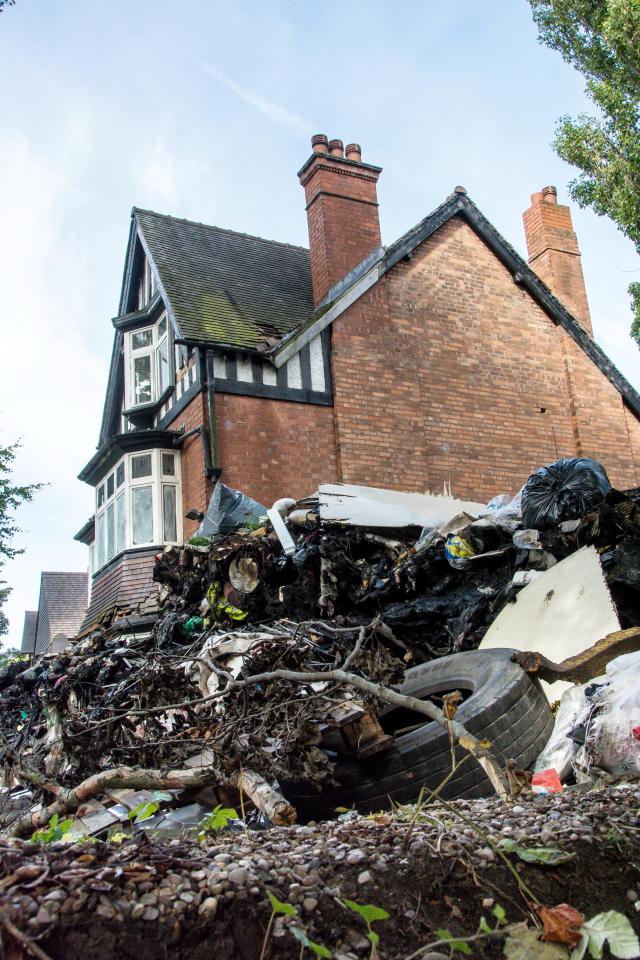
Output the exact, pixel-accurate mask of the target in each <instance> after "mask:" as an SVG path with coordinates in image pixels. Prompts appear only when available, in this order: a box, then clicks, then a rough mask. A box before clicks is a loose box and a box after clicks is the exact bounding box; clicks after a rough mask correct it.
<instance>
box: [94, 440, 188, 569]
mask: <svg viewBox="0 0 640 960" xmlns="http://www.w3.org/2000/svg"><path fill="white" fill-rule="evenodd" d="M163 455H164V456H171V457H173V466H174V473H173V474H170V473H169V474H166V473H164V472H163ZM144 456H149V457H150V458H151V473H150V474H149V475H147V476H145V477H133V476H132V473H133V470H132V460H133V458H134V457H144ZM121 467H122V468H123V469H124V481H123V483H122V484H121V485H120V486H117V480H116V478H117V475H118V472H119V471H120V468H121ZM110 480H111V481H112V484H113V493H112V494H111V496H107V490H108V486H109V481H110ZM144 486H150V487H151V514H152V517H151V520H152V522H151V533H152V539H151V540H149V541H148V542H145V543H134V542H133V491H134V490H135V489H136V488H139V487H144ZM164 486H172V487H173V488H174V489H175V504H176V510H175V520H176V531H175V532H176V537H175V540H170V541H169V540H166V541H165V539H164V516H163V487H164ZM120 496H123V497H124V504H125V523H124V537H123V542H120V541H118V536H117V533H118V523H117V501H118V499H119V497H120ZM109 508H112V511H113V512H112V515H111V516H112V528H113V546H114V550H113V553H112V554H111V555H110V556H109V550H108V545H109V532H108V528H107V518H108V510H109ZM165 543H174V544H180V543H182V477H181V464H180V453H179V452H178V451H177V450H166V449H162V448H156V449H151V450H139V451H136V452H134V453H128V454H126V455H125V456H124V457H121V459H120V460H119V461H118V462H117V463H116V464H115V465H114V466H113V467H112V468H111V470H110V471H109V472H108V473H107V474H106V475H105V476H104V477H103V478H102V480H101V481H100V483H99V484H98V486H97V487H96V536H95V541H94V551H93V555H94V563H93V568H94V569H93V571H92V572H97V571H98V570H101V569H102V568H103V567H104V566H106V565H107V564H108V563H110V562H111V560H113V558H114V557H116V556H118V554H120V553H122V551H123V550H133V549H138V548H144V547H157V546H161V545H164V544H165Z"/></svg>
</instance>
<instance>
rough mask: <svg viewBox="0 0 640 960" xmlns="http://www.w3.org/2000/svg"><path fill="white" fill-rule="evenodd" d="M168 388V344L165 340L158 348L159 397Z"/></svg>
mask: <svg viewBox="0 0 640 960" xmlns="http://www.w3.org/2000/svg"><path fill="white" fill-rule="evenodd" d="M168 386H169V343H168V340H167V338H166V337H165V339H164V340H163V341H162V343H161V344H159V346H158V393H159V394H160V395H161V394H163V393H164V391H165V390H166V389H167V387H168Z"/></svg>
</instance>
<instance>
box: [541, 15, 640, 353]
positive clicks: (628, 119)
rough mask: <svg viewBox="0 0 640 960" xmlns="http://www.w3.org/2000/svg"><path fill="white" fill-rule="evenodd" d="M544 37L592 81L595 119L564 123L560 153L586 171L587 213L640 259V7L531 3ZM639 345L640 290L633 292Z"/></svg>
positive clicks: (583, 195)
mask: <svg viewBox="0 0 640 960" xmlns="http://www.w3.org/2000/svg"><path fill="white" fill-rule="evenodd" d="M529 2H530V4H531V9H532V12H533V19H534V20H535V22H536V24H537V27H538V31H539V38H540V41H541V42H542V43H545V44H546V45H547V46H549V47H551V48H552V49H553V50H557V51H558V52H559V53H560V54H562V56H563V57H564V59H565V60H566V61H567V63H570V64H572V66H574V67H575V68H576V69H577V70H579V71H580V73H582V74H583V75H584V76H585V77H586V80H587V89H586V92H587V95H588V96H589V98H590V99H591V101H592V102H593V103H594V105H595V107H596V108H597V110H596V115H595V116H587V115H586V114H580V115H579V116H578V117H576V118H575V119H572V118H571V117H567V116H565V117H561V118H560V120H559V121H558V126H557V129H556V136H555V140H554V147H555V150H556V152H557V153H558V155H559V156H560V157H561V158H562V159H563V160H566V161H567V163H570V164H572V165H573V166H575V167H577V168H578V169H579V170H580V175H579V176H578V177H577V179H576V180H573V181H572V182H571V183H570V184H569V190H570V193H571V196H572V197H573V199H574V200H575V201H576V202H577V203H578V204H579V205H580V206H581V207H591V208H592V209H593V210H595V212H596V213H598V214H600V215H602V214H606V215H607V216H609V217H611V219H612V220H613V221H614V222H615V223H616V224H617V226H618V227H619V228H620V230H622V232H623V233H624V234H625V235H626V236H627V237H629V239H630V240H632V241H633V243H634V244H635V247H636V250H637V251H638V252H639V253H640V0H529ZM629 294H630V295H631V300H632V306H633V311H634V321H633V324H632V327H631V334H632V336H633V337H635V339H636V340H637V341H638V343H640V283H632V284H631V286H630V287H629Z"/></svg>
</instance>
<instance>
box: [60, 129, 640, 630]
mask: <svg viewBox="0 0 640 960" xmlns="http://www.w3.org/2000/svg"><path fill="white" fill-rule="evenodd" d="M380 172H381V170H380V168H379V167H376V166H373V165H372V164H370V163H366V162H364V161H363V160H362V157H361V151H360V147H359V146H358V145H357V144H349V145H348V146H347V148H346V151H345V150H344V148H343V144H342V142H341V141H339V140H332V141H331V142H329V141H328V140H327V138H326V137H325V136H324V135H318V136H315V137H313V139H312V153H311V155H310V157H309V158H308V160H307V161H306V163H305V164H304V165H303V167H302V169H301V170H300V171H299V173H298V176H299V179H300V183H301V184H302V186H303V188H304V194H305V201H306V212H307V219H308V227H309V244H310V248H309V249H308V250H307V249H305V248H301V247H295V246H289V245H287V244H283V243H276V242H273V241H269V240H263V239H260V238H257V237H252V236H247V235H245V234H241V233H236V232H233V231H230V230H223V229H220V228H218V227H212V226H207V225H205V224H201V223H194V222H190V221H187V220H180V219H176V218H174V217H169V216H163V215H160V214H157V213H153V212H151V211H147V210H140V209H137V208H134V209H133V211H132V217H131V232H130V237H129V243H128V247H127V252H126V259H125V268H124V277H123V284H122V294H121V300H120V306H119V310H118V316H117V317H115V318H114V320H113V321H112V322H113V325H114V328H115V337H114V346H113V354H112V359H111V367H110V373H109V380H108V386H107V393H106V399H105V405H104V414H103V419H102V426H101V430H100V437H99V443H98V449H97V451H96V453H95V454H94V455H93V457H92V458H91V460H90V461H89V462H88V463H87V465H86V466H85V467H84V468H83V470H82V472H81V473H80V478H81V479H82V480H85V481H86V482H87V483H89V484H91V485H92V486H93V487H94V488H95V490H96V513H95V516H94V517H92V518H91V520H90V521H89V522H88V523H87V524H85V526H84V527H83V528H82V530H81V531H79V533H78V534H77V535H76V538H77V539H79V540H81V541H83V542H85V543H87V544H88V545H89V546H90V549H91V555H92V569H93V571H94V573H93V578H92V581H93V583H92V592H91V602H90V608H89V613H88V615H87V619H86V620H85V625H87V624H90V623H92V622H95V621H96V620H97V619H99V618H100V617H102V616H103V615H104V613H105V612H106V611H108V610H111V609H113V608H114V607H118V606H120V607H126V606H127V605H131V604H132V603H135V602H137V598H139V597H140V596H141V595H142V594H144V593H145V591H146V590H147V589H148V586H149V575H150V573H149V572H150V568H151V564H152V561H153V555H154V553H156V552H157V550H158V547H160V546H161V545H162V544H163V543H166V542H180V541H181V540H182V539H183V537H187V536H189V535H191V534H193V532H194V530H195V528H196V526H197V522H196V521H192V520H189V519H187V518H186V517H185V514H187V513H188V512H190V511H193V510H196V511H204V510H205V509H206V505H207V503H208V500H209V497H210V495H211V492H212V489H213V485H214V483H215V482H216V480H217V478H218V477H220V476H222V477H223V479H224V482H225V483H227V484H228V485H229V486H231V487H237V488H239V489H241V490H243V491H245V492H246V493H248V494H249V495H251V496H252V497H254V498H255V499H256V500H259V501H261V502H262V503H265V504H267V505H270V504H271V503H272V502H273V501H274V500H275V499H277V498H279V497H281V496H293V497H298V496H303V495H306V494H309V493H311V492H313V491H314V490H315V489H316V487H317V484H318V483H319V482H320V481H331V480H341V481H345V482H352V483H361V484H369V485H372V486H383V487H391V488H395V489H399V490H409V491H424V490H426V489H431V490H439V489H441V488H442V485H443V483H445V482H447V483H450V484H451V486H452V489H453V491H454V493H455V494H456V495H457V496H460V497H465V498H473V499H476V500H484V499H488V498H489V497H491V496H493V495H494V494H495V493H499V492H504V491H510V492H515V491H516V490H517V489H518V488H519V487H520V485H521V484H522V482H523V480H524V479H525V478H526V477H527V476H528V475H529V473H530V472H531V471H532V470H533V469H535V468H536V467H538V466H539V465H540V464H543V463H546V462H549V461H551V460H553V459H555V458H556V457H557V456H575V455H584V456H592V457H595V458H597V459H600V460H602V461H603V462H604V463H605V464H606V466H607V469H608V471H609V474H610V477H611V480H612V482H613V483H614V484H616V485H618V486H620V487H632V486H637V485H638V484H640V424H639V422H638V421H639V417H640V396H639V395H638V394H637V393H636V391H635V390H634V389H633V388H632V387H631V386H630V384H629V383H628V382H627V381H626V380H625V379H624V377H623V376H622V375H621V374H620V373H619V372H618V371H617V370H616V368H615V367H614V366H613V364H612V363H611V362H610V360H609V359H608V358H607V356H606V355H605V354H604V353H603V351H602V350H601V349H600V347H598V346H597V344H596V343H595V342H594V341H593V339H592V336H591V333H592V331H591V321H590V317H589V308H588V304H587V298H586V292H585V287H584V280H583V276H582V268H581V264H580V252H579V249H578V245H577V241H576V237H575V234H574V232H573V227H572V223H571V214H570V211H569V208H568V207H566V206H563V205H560V204H558V203H557V197H556V191H555V188H553V187H545V188H544V190H542V191H541V192H540V193H535V194H534V195H533V196H532V198H531V206H530V207H529V209H528V210H527V211H526V212H525V214H524V225H525V233H526V239H527V247H528V253H529V262H528V263H527V262H526V261H525V260H524V259H522V257H520V256H519V254H518V253H517V252H516V251H515V250H514V249H513V247H511V246H510V244H509V243H508V242H507V241H506V240H505V239H504V238H503V237H502V236H501V235H500V234H499V233H498V231H497V230H496V229H495V228H494V227H493V226H492V225H491V223H490V222H489V221H488V220H487V219H486V218H485V217H484V216H483V214H482V213H481V212H480V211H479V210H478V208H477V207H476V206H475V204H474V203H473V202H472V200H471V199H470V198H469V197H468V196H467V194H466V191H465V190H464V189H463V188H462V187H456V188H455V190H454V192H453V193H452V194H451V195H450V196H448V197H447V198H446V199H445V200H444V202H443V203H442V204H441V205H440V206H439V207H438V208H437V209H436V210H434V211H433V212H432V213H430V214H429V215H428V216H427V217H426V218H425V219H424V220H421V221H420V222H419V223H418V224H417V225H416V226H415V227H413V228H412V229H411V230H409V231H408V232H407V233H406V234H405V235H404V236H402V237H400V239H398V240H396V241H395V243H393V244H392V245H391V246H388V247H383V246H382V245H381V237H380V226H379V219H378V202H377V192H376V191H377V186H376V185H377V180H378V177H379V175H380Z"/></svg>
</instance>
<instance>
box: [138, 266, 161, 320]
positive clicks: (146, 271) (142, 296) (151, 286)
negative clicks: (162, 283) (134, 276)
mask: <svg viewBox="0 0 640 960" xmlns="http://www.w3.org/2000/svg"><path fill="white" fill-rule="evenodd" d="M157 289H158V284H157V281H156V274H155V270H153V269H152V267H151V264H150V263H149V258H148V257H145V258H144V262H143V264H142V273H141V275H140V280H139V282H138V310H144V308H145V307H146V306H147V305H148V304H149V303H151V301H152V300H153V298H154V297H155V295H156V292H157Z"/></svg>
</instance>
